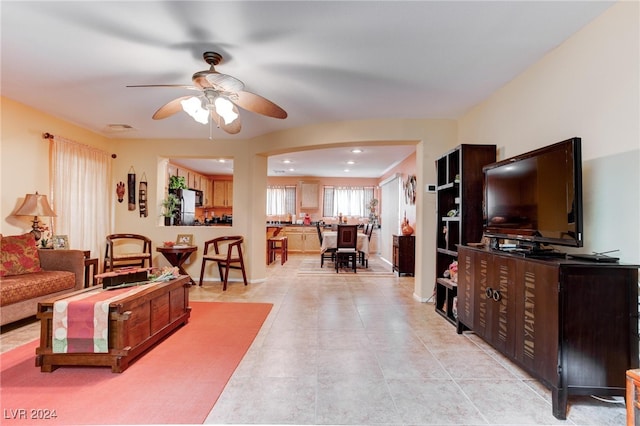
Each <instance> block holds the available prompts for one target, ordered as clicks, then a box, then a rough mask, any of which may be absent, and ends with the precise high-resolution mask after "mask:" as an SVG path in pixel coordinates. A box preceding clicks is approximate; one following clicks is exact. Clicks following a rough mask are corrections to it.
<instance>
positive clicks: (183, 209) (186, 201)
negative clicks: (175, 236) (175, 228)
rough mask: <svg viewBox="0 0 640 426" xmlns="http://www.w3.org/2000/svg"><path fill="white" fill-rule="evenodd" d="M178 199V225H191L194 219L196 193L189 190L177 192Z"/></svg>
mask: <svg viewBox="0 0 640 426" xmlns="http://www.w3.org/2000/svg"><path fill="white" fill-rule="evenodd" d="M178 198H179V199H180V225H193V224H194V222H195V219H196V192H195V191H192V190H190V189H181V190H179V191H178Z"/></svg>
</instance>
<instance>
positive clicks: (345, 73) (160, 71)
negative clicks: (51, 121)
mask: <svg viewBox="0 0 640 426" xmlns="http://www.w3.org/2000/svg"><path fill="white" fill-rule="evenodd" d="M613 3H614V2H611V1H609V2H595V1H528V2H515V1H514V2H508V1H501V2H498V1H491V2H485V1H468V2H464V1H336V2H328V1H294V2H291V1H283V2H272V1H252V2H249V1H229V2H221V1H207V2H205V1H194V2H191V1H137V2H133V1H119V2H116V1H87V2H81V1H66V2H60V1H41V2H37V1H6V0H4V1H2V3H1V9H0V13H1V20H2V22H1V23H2V30H1V31H2V33H1V34H2V39H1V41H2V65H1V66H2V69H1V71H2V75H1V76H2V87H1V90H2V95H3V96H6V97H8V98H11V99H14V100H16V101H19V102H22V103H24V104H26V105H29V106H32V107H34V108H37V109H39V110H41V111H44V112H47V113H50V114H52V115H54V116H56V117H59V118H61V119H63V120H65V121H68V122H71V123H75V124H77V125H79V126H81V127H84V128H87V129H89V130H92V131H94V132H96V133H99V134H103V135H105V136H108V137H117V138H145V139H146V138H148V139H158V138H177V139H202V140H203V143H206V142H208V140H209V136H210V129H209V127H208V126H204V125H201V124H198V123H196V122H194V121H193V120H192V119H191V118H190V117H189V116H187V115H186V114H185V113H182V112H180V113H178V114H176V115H174V116H171V117H169V118H167V119H164V120H158V121H156V120H152V119H151V116H152V115H153V113H154V112H155V111H156V110H157V109H158V108H159V107H160V106H162V105H164V104H165V103H167V102H168V101H170V100H172V99H174V98H177V97H179V96H184V95H186V94H191V93H187V91H186V90H184V89H179V88H127V87H126V86H127V85H138V84H185V85H189V84H191V76H192V74H193V73H194V72H196V71H201V70H206V69H208V65H207V64H206V63H205V62H204V61H203V59H202V54H203V53H204V52H205V51H216V52H219V53H221V54H222V55H223V56H224V60H223V62H222V63H221V64H220V65H218V66H217V67H216V70H217V71H218V72H221V73H224V74H229V75H231V76H233V77H236V78H238V79H240V80H242V81H243V82H244V83H245V85H246V90H248V91H252V92H254V93H257V94H259V95H262V96H264V97H266V98H268V99H270V100H271V101H273V102H275V103H276V104H278V105H280V106H281V107H282V108H284V109H285V110H286V111H287V112H288V114H289V116H288V118H286V119H285V120H279V119H274V118H269V117H264V116H261V115H259V114H255V113H251V112H248V111H244V110H242V111H241V120H242V130H241V132H240V133H239V134H237V135H228V134H226V133H224V132H222V131H221V130H219V129H215V128H214V129H213V131H212V136H213V139H216V140H218V139H238V138H241V139H247V138H253V137H256V136H259V135H262V134H266V133H270V132H273V131H277V130H282V129H287V128H293V127H299V126H304V125H311V124H316V123H326V122H334V121H342V120H360V119H381V118H452V119H455V118H457V117H459V116H461V115H462V114H463V113H464V112H465V111H467V110H468V109H469V108H471V107H473V106H474V105H476V104H477V103H479V102H481V101H482V100H484V99H486V98H487V97H488V96H489V95H490V94H491V93H493V92H494V91H496V90H497V89H498V88H500V87H501V86H503V85H504V84H506V83H507V82H509V81H510V80H512V79H513V78H514V77H515V76H517V75H518V74H519V73H521V72H522V71H524V70H525V69H527V68H528V67H529V66H531V65H532V64H533V63H535V62H536V61H538V60H539V59H540V58H541V57H542V56H543V55H545V54H546V53H548V52H549V51H551V50H553V49H554V48H556V47H557V46H558V45H559V44H561V43H562V42H563V41H565V40H566V39H567V38H568V37H570V36H571V35H572V34H573V33H575V32H576V31H577V30H579V29H580V28H582V27H583V26H585V25H586V24H587V23H588V22H590V21H591V20H593V19H594V18H595V17H596V16H598V15H599V14H601V13H602V12H603V11H605V10H606V9H607V8H608V7H610V6H611V5H612V4H613ZM113 124H126V125H129V126H132V128H133V129H132V130H129V131H114V130H113V129H110V128H109V125H113ZM43 131H46V129H43ZM406 148H407V147H396V148H389V147H387V148H386V150H385V151H384V152H380V153H378V155H377V156H375V158H376V159H381V158H382V159H386V160H387V161H384V162H380V164H377V165H375V166H373V165H372V164H371V163H370V162H369V163H364V162H362V163H359V166H358V165H354V167H352V169H353V170H352V172H351V173H352V174H351V176H365V175H366V176H368V177H379V176H380V175H381V174H382V173H383V171H384V170H385V169H388V167H389V166H390V165H391V164H393V163H395V162H397V161H399V160H402V159H403V158H405V157H406V156H407V155H408V154H407V152H406ZM373 149H374V148H372V150H373ZM375 149H378V148H375ZM323 151H326V152H313V153H312V152H309V151H307V152H306V154H307V155H306V156H304V155H302V154H301V153H297V154H295V158H296V161H297V163H294V164H297V165H299V168H298V172H299V173H300V174H304V175H318V176H324V175H330V176H335V173H340V175H344V173H343V172H342V170H343V169H344V164H343V163H344V160H345V159H346V158H347V156H345V155H344V152H342V151H338V150H323ZM372 152H373V151H370V153H372ZM410 152H411V148H409V153H410ZM284 157H286V155H283V156H278V157H275V158H271V159H270V162H269V172H270V174H273V172H272V171H273V170H276V169H277V170H281V169H282V167H281V163H280V161H281V160H282V159H284ZM290 157H292V158H293V157H294V154H291V155H290ZM308 158H311V159H312V160H308ZM368 161H372V160H368ZM365 164H366V166H367V167H369V170H367V171H366V172H365V171H364V170H360V169H359V167H360V168H363V167H364V166H365ZM356 166H358V167H356ZM294 167H296V166H295V165H294ZM306 167H309V168H306Z"/></svg>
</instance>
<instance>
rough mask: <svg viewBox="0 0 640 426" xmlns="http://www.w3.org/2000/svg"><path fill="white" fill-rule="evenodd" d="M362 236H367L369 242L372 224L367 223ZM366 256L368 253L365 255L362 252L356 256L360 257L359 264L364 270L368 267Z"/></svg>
mask: <svg viewBox="0 0 640 426" xmlns="http://www.w3.org/2000/svg"><path fill="white" fill-rule="evenodd" d="M364 234H365V235H366V236H367V238H368V239H369V241H371V234H373V224H372V223H367V224H365V225H364ZM368 254H369V253H365V252H363V251H358V255H359V257H360V264H361V265H362V266H364V267H365V268H368V267H369V258H368Z"/></svg>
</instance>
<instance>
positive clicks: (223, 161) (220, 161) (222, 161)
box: [218, 158, 227, 163]
mask: <svg viewBox="0 0 640 426" xmlns="http://www.w3.org/2000/svg"><path fill="white" fill-rule="evenodd" d="M226 162H227V160H225V159H224V158H221V159H219V160H218V163H226Z"/></svg>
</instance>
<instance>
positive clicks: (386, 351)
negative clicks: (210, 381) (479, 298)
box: [0, 254, 626, 425]
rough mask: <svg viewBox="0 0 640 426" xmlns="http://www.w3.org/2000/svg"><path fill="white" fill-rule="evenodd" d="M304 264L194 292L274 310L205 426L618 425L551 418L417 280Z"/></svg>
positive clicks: (11, 334) (5, 342)
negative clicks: (320, 271)
mask: <svg viewBox="0 0 640 426" xmlns="http://www.w3.org/2000/svg"><path fill="white" fill-rule="evenodd" d="M306 258H308V257H306ZM303 259H305V256H304V255H293V254H292V255H290V256H289V260H288V262H287V263H286V264H285V265H280V264H279V263H274V264H272V265H271V266H269V267H268V277H267V280H266V281H265V282H261V283H250V284H249V285H248V286H247V287H245V286H243V285H242V284H241V283H238V282H233V283H230V285H229V289H228V290H227V291H226V292H222V289H221V285H220V283H214V282H210V283H205V285H204V286H203V287H193V288H192V289H191V293H190V297H191V300H193V301H230V302H268V303H273V304H274V307H273V309H272V311H271V313H270V314H269V317H268V318H267V320H266V322H265V324H264V326H263V327H262V329H261V331H260V333H259V334H258V336H257V338H256V340H255V341H254V343H253V345H252V346H251V348H250V349H249V351H248V352H247V354H246V356H245V357H244V359H243V361H242V362H241V364H240V365H239V366H238V368H237V370H236V371H235V373H234V374H233V376H232V377H231V379H230V380H229V383H228V384H227V386H226V388H225V390H224V392H223V393H222V395H221V396H220V398H219V400H218V401H217V402H216V404H215V406H214V408H213V409H212V411H211V413H210V414H209V416H208V418H207V419H206V423H212V424H215V423H226V424H343V425H486V424H490V425H521V424H526V425H547V424H548V425H555V424H568V425H624V424H625V418H626V417H625V407H624V405H623V404H622V403H620V402H622V400H618V403H615V402H614V403H612V402H601V401H599V400H597V399H594V398H591V397H570V398H569V402H570V406H569V411H568V417H567V420H566V421H561V420H558V419H556V418H554V417H553V415H552V414H551V394H550V392H549V391H548V390H547V389H546V388H545V387H543V386H542V385H541V384H540V383H538V382H537V381H536V380H534V379H532V378H531V377H530V376H528V375H527V374H526V373H525V372H523V371H522V370H520V369H519V368H518V367H517V366H515V365H514V364H512V363H511V362H509V361H508V360H506V359H505V358H504V357H502V356H501V355H500V354H499V353H497V352H496V351H495V350H493V349H492V348H491V347H490V346H488V345H487V344H485V343H484V342H483V341H482V340H481V339H479V338H478V337H477V336H475V335H474V334H473V333H465V334H463V335H458V334H456V332H455V328H454V327H453V326H452V325H451V324H449V323H448V322H446V321H445V320H444V319H443V318H442V317H440V316H439V315H437V314H436V313H435V311H434V306H433V304H431V303H420V302H417V301H416V300H415V299H414V298H413V282H414V280H413V278H412V277H401V278H398V277H393V278H390V277H388V276H387V277H375V276H374V277H371V276H368V277H364V276H362V274H360V275H358V274H352V273H340V274H331V275H327V276H309V275H305V276H298V275H297V267H298V265H299V264H300V263H301V261H302V260H303ZM318 261H319V260H318ZM38 334H39V327H38V324H37V323H31V324H27V325H24V326H22V327H20V328H18V329H16V330H12V331H6V332H3V334H2V335H1V336H0V347H1V350H2V351H6V350H9V349H11V348H13V347H15V346H17V345H20V344H22V343H25V342H28V341H31V340H33V339H35V338H37V337H38Z"/></svg>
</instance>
